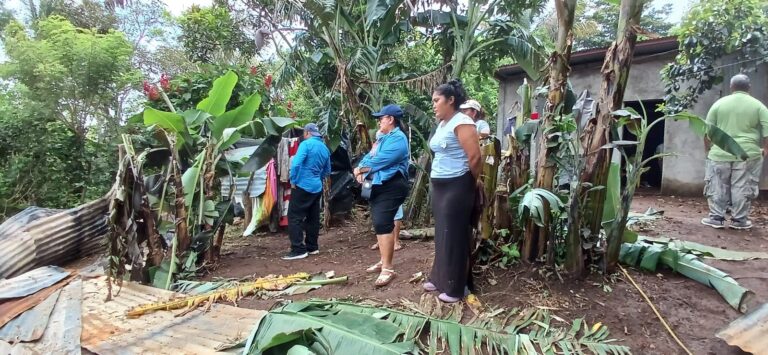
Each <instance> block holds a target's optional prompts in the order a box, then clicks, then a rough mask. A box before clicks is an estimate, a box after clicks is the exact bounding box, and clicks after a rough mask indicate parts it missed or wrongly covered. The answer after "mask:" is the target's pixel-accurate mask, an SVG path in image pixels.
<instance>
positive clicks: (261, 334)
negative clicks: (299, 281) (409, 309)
mask: <svg viewBox="0 0 768 355" xmlns="http://www.w3.org/2000/svg"><path fill="white" fill-rule="evenodd" d="M308 333H309V334H308ZM402 334H403V331H402V330H401V329H400V328H398V327H397V326H396V325H394V324H392V323H390V322H387V321H385V320H381V319H377V318H375V317H371V316H368V315H365V314H360V313H355V312H349V311H344V310H340V309H335V308H333V307H331V306H327V305H315V304H309V303H303V302H297V303H289V304H287V305H285V306H282V307H279V308H277V309H275V310H272V311H270V312H269V314H267V315H266V316H265V317H264V318H263V319H262V320H261V321H260V322H259V325H258V327H257V329H256V332H254V333H253V334H252V336H251V338H250V339H249V341H248V343H246V347H245V352H244V354H286V353H287V349H291V348H293V347H294V346H296V345H299V346H302V347H304V348H307V349H308V350H312V351H313V352H315V353H317V354H339V355H345V354H350V355H360V354H406V353H411V352H412V351H414V350H415V349H416V344H415V343H414V342H413V341H398V338H400V337H401V336H402Z"/></svg>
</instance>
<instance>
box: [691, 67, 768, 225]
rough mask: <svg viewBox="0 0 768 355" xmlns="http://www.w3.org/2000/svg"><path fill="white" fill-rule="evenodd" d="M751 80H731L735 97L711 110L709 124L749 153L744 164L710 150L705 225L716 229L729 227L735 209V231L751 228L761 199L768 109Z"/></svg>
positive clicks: (710, 147) (709, 146)
mask: <svg viewBox="0 0 768 355" xmlns="http://www.w3.org/2000/svg"><path fill="white" fill-rule="evenodd" d="M749 88H750V85H749V77H747V76H746V75H743V74H738V75H734V76H733V78H731V91H732V92H733V93H732V94H730V95H728V96H726V97H723V98H720V99H719V100H717V102H715V104H714V105H712V107H711V108H710V109H709V113H708V114H707V122H708V123H710V124H712V125H715V126H717V127H718V128H720V129H721V130H723V131H725V133H728V135H730V136H731V137H733V139H734V140H735V141H736V142H737V143H739V145H741V148H743V149H744V151H746V152H747V155H748V156H749V159H747V161H741V160H740V159H738V158H737V157H735V156H733V155H731V154H729V153H727V152H725V151H724V150H722V149H720V147H717V146H713V145H712V144H711V143H710V142H709V140H707V139H705V140H704V145H705V147H706V149H707V150H708V151H709V153H708V155H707V168H706V175H705V177H704V181H705V187H704V195H706V196H707V201H708V203H709V217H707V218H704V219H702V220H701V223H702V224H705V225H708V226H710V227H713V228H723V227H725V214H726V209H728V208H729V206H730V210H731V225H730V227H731V228H733V229H750V228H752V222H751V221H750V220H749V210H750V207H751V205H752V200H754V199H755V198H757V195H758V193H759V192H760V189H759V186H758V184H759V182H760V173H761V172H762V170H763V156H764V155H765V154H766V152H768V139H766V138H767V137H768V109H767V108H766V107H765V105H763V104H762V103H761V102H760V101H759V100H757V99H755V98H754V97H752V96H750V95H749V93H748V92H749Z"/></svg>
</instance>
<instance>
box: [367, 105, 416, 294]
mask: <svg viewBox="0 0 768 355" xmlns="http://www.w3.org/2000/svg"><path fill="white" fill-rule="evenodd" d="M373 116H374V117H376V119H377V120H378V121H379V131H381V132H382V133H383V136H382V137H381V139H380V140H379V141H378V144H376V149H372V150H371V151H370V152H368V154H366V155H365V156H364V157H363V160H361V161H360V164H358V166H357V168H355V170H354V173H355V178H356V179H357V181H358V182H360V183H363V181H364V180H366V179H370V180H371V182H372V184H373V188H372V190H371V196H370V199H369V204H370V206H371V219H372V220H373V229H374V231H375V232H376V239H377V240H378V242H379V254H380V255H381V259H380V260H379V262H377V263H376V264H374V265H372V266H371V267H369V268H368V269H367V270H366V271H367V272H370V273H375V272H378V273H379V277H378V278H377V279H376V282H375V285H376V286H385V285H387V284H389V283H390V282H391V281H392V280H393V279H394V278H395V276H396V275H397V274H396V273H395V270H394V268H393V266H392V255H393V254H394V249H395V238H394V235H393V233H392V232H393V230H394V228H395V223H394V217H395V214H396V213H397V209H398V208H399V207H400V205H402V204H403V202H405V199H406V197H408V189H409V187H408V149H409V147H408V137H406V136H405V133H403V131H402V130H401V129H400V119H401V118H402V117H403V110H402V109H401V108H400V106H398V105H386V106H384V107H382V108H381V111H379V112H376V113H374V114H373Z"/></svg>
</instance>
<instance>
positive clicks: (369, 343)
mask: <svg viewBox="0 0 768 355" xmlns="http://www.w3.org/2000/svg"><path fill="white" fill-rule="evenodd" d="M430 297H431V298H432V299H434V296H430V295H426V296H425V297H423V298H422V300H424V299H427V298H430ZM423 304H424V302H422V307H421V308H419V305H414V304H412V303H411V305H410V306H409V307H408V308H409V310H412V311H414V312H411V311H403V310H398V309H392V308H385V307H382V306H379V305H376V304H370V303H366V302H356V303H351V302H340V301H325V300H312V301H308V302H301V303H293V304H289V305H287V306H283V307H280V308H278V309H276V310H273V311H271V312H270V314H269V315H267V316H266V317H265V318H264V319H263V320H262V321H261V323H260V324H259V325H258V327H257V330H256V331H254V332H252V333H251V336H250V337H249V340H248V341H247V346H246V349H245V352H244V354H259V353H261V352H263V353H268V352H269V351H270V349H269V348H268V347H267V345H268V344H277V343H280V344H286V343H289V345H290V346H294V345H301V346H303V347H307V348H310V349H312V350H313V351H315V349H317V348H318V347H317V344H316V343H315V342H312V341H310V342H301V341H299V342H297V339H299V337H297V335H301V334H311V333H306V331H308V330H311V331H314V332H316V333H317V338H318V339H325V341H323V342H324V343H326V344H332V345H331V346H330V347H331V349H330V352H329V353H333V354H348V353H353V351H359V350H360V349H364V351H368V353H371V354H390V353H392V352H391V350H395V351H403V353H429V354H435V353H437V352H438V351H442V352H444V353H450V354H477V353H482V354H555V353H565V354H569V353H577V354H582V353H593V354H630V351H629V348H628V347H626V346H622V345H618V344H612V343H613V342H615V340H613V339H609V332H608V329H607V328H606V327H605V326H604V325H602V324H599V323H598V324H595V325H594V326H592V327H589V326H588V325H587V323H586V322H585V321H584V320H583V319H577V320H575V321H574V322H573V324H572V325H571V326H570V330H568V329H562V328H558V327H555V326H554V325H552V324H550V322H551V320H552V319H554V318H556V317H552V316H550V315H549V313H548V312H547V311H546V310H542V309H537V308H529V309H526V310H525V311H522V312H519V314H517V316H516V317H513V316H514V315H515V313H516V312H517V310H515V311H512V312H510V313H506V312H505V311H503V310H499V311H494V312H490V313H484V314H480V315H477V316H476V317H475V318H474V319H473V320H472V321H471V322H470V323H469V324H462V323H460V322H459V321H458V320H457V319H460V318H461V317H460V314H455V313H454V312H453V311H454V310H455V309H451V310H449V311H448V312H445V310H441V307H449V308H450V307H451V306H442V305H441V304H440V303H439V302H438V301H434V302H432V303H431V305H429V306H426V308H429V309H424V308H425V307H424V306H423ZM416 312H417V313H416ZM340 314H343V315H345V318H343V319H338V318H337V316H338V315H340ZM352 315H356V316H352ZM441 316H442V317H445V318H440V317H441ZM446 318H447V319H446ZM353 319H354V320H355V321H358V320H360V321H362V323H354V324H353V323H352V320H353ZM387 323H388V324H389V325H390V326H394V327H395V328H391V327H387V326H384V324H387ZM507 323H509V324H507ZM375 327H381V329H382V331H381V332H376V331H375V329H374V328H375ZM395 329H397V330H395ZM424 331H428V332H429V334H427V336H426V338H425V337H424V335H425V334H423V332H424ZM523 331H528V333H522V332H523ZM302 332H304V333H302ZM288 338H291V339H289V340H286V339H288ZM418 339H428V344H423V343H422V342H417V340H418ZM398 341H399V342H398ZM380 343H381V344H383V345H380ZM417 344H418V347H417ZM395 345H397V347H395ZM406 345H407V346H406ZM281 346H286V347H287V346H288V345H281ZM382 346H385V347H382ZM386 346H388V347H386ZM348 347H349V348H348ZM283 349H285V348H283ZM283 353H284V352H283ZM316 353H319V354H323V353H325V352H323V351H316ZM355 355H359V354H355Z"/></svg>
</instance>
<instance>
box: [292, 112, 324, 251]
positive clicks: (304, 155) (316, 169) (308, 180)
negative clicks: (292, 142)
mask: <svg viewBox="0 0 768 355" xmlns="http://www.w3.org/2000/svg"><path fill="white" fill-rule="evenodd" d="M290 172H291V173H290V174H291V187H292V189H291V200H290V202H289V204H288V235H289V237H290V239H291V251H290V252H289V253H288V254H286V255H285V256H283V260H295V259H303V258H306V257H307V256H308V255H309V254H317V253H319V252H320V249H319V247H318V244H317V240H318V236H319V234H320V198H321V197H322V195H323V180H324V179H325V178H326V177H328V175H330V174H331V152H330V151H329V150H328V147H326V146H325V142H323V138H322V134H320V130H319V129H318V128H317V125H316V124H314V123H309V124H307V125H306V126H304V140H303V141H302V142H301V144H299V149H298V150H297V151H296V155H295V156H293V158H292V159H291V170H290ZM305 232H306V240H305V238H304V234H305ZM305 243H306V244H305Z"/></svg>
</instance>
